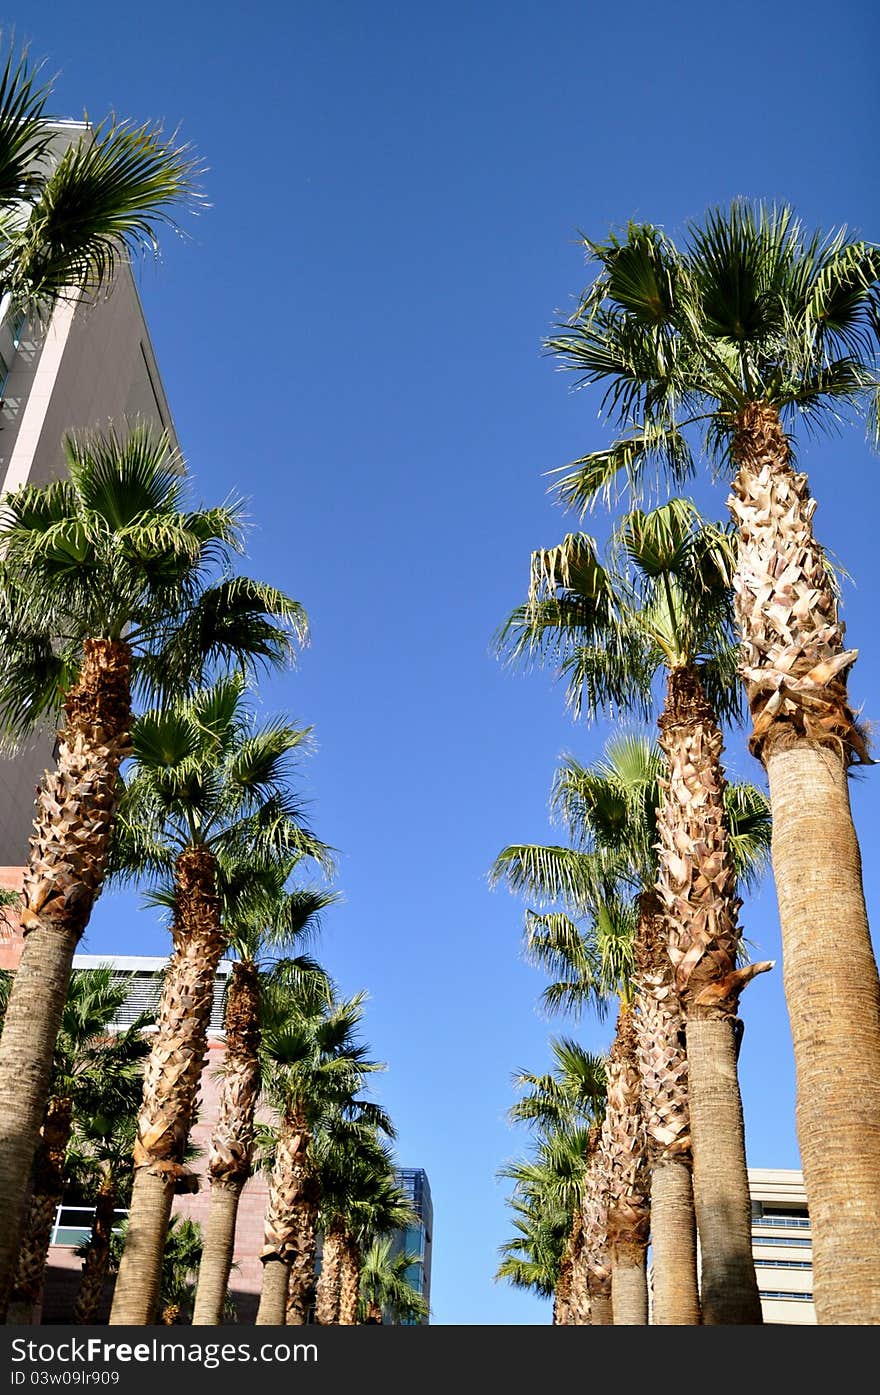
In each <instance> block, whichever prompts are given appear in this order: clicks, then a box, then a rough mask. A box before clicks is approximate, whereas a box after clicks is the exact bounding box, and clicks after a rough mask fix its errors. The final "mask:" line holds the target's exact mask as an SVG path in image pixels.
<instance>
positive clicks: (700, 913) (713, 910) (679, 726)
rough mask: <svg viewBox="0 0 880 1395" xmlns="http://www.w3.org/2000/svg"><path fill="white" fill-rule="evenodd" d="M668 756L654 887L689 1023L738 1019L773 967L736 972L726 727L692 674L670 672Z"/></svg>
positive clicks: (663, 728)
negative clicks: (754, 984)
mask: <svg viewBox="0 0 880 1395" xmlns="http://www.w3.org/2000/svg"><path fill="white" fill-rule="evenodd" d="M658 726H659V728H660V745H661V747H662V749H663V753H664V755H665V757H666V765H667V770H666V776H665V778H663V779H661V781H660V788H661V799H660V808H659V810H658V815H657V829H658V833H659V837H660V867H659V872H658V876H657V890H658V891H659V893H660V897H661V899H662V902H663V906H664V909H665V911H666V916H667V925H668V932H669V956H670V958H671V960H672V963H673V966H674V968H675V983H676V987H677V989H678V995H679V998H680V1000H681V1005H682V1008H683V1010H684V1013H685V1016H686V1017H687V1019H688V1021H691V1020H693V1019H694V1018H695V1017H730V1018H735V1017H736V1015H737V1009H738V1005H739V995H740V993H741V992H742V990H743V988H744V987H745V985H746V984H747V983H748V982H749V980H750V979H752V978H754V976H755V974H759V973H763V972H764V971H765V970H767V969H769V968H771V967H772V965H771V964H769V963H766V962H765V963H760V964H746V965H743V966H742V967H741V968H737V967H736V961H737V956H738V954H739V946H740V941H741V938H742V937H741V932H740V928H739V924H738V921H737V917H738V913H739V908H740V906H741V905H742V902H741V901H740V899H739V897H738V896H737V894H736V877H735V874H734V869H733V860H732V858H731V856H730V850H729V836H728V830H727V814H726V812H725V808H724V786H725V780H724V771H723V768H722V765H721V752H722V749H723V742H722V738H721V729H720V727H719V726H718V722H717V721H716V718H715V713H714V712H713V710H712V708H711V706H710V704H709V702H708V701H707V699H706V696H705V694H704V692H703V689H702V686H701V684H700V680H699V677H698V676H697V673H696V672H695V670H694V669H690V668H684V669H673V670H672V671H671V672H670V674H669V680H668V686H667V694H666V703H665V706H664V709H663V712H662V714H661V716H660V720H659V722H658Z"/></svg>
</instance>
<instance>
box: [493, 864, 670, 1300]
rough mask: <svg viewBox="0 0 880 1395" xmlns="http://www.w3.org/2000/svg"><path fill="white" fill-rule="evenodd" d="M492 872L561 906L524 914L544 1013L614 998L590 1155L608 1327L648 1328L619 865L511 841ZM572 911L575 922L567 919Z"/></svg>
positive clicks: (628, 952) (645, 1223)
mask: <svg viewBox="0 0 880 1395" xmlns="http://www.w3.org/2000/svg"><path fill="white" fill-rule="evenodd" d="M490 876H491V880H492V882H493V883H497V882H498V881H500V880H501V879H502V878H503V879H504V880H506V881H507V883H508V885H509V887H510V888H511V890H528V891H529V892H530V893H531V894H533V895H536V896H537V897H538V898H539V899H540V900H541V901H543V902H544V903H545V904H546V903H547V902H548V901H550V902H552V901H556V902H561V903H562V904H563V905H564V906H565V907H566V909H565V910H563V911H549V912H546V911H545V912H538V911H534V910H528V911H527V912H526V951H527V953H528V955H529V956H530V958H532V960H533V961H534V962H536V963H537V964H539V965H541V966H543V967H545V968H548V969H549V970H550V972H551V973H552V974H554V975H555V976H556V981H555V982H552V983H550V984H549V985H548V987H547V988H546V989H545V990H544V993H543V995H542V999H543V1002H544V1005H545V1007H547V1008H549V1009H550V1010H551V1011H560V1010H563V1009H568V1010H570V1011H573V1012H574V1013H575V1015H577V1014H578V1013H579V1012H580V1010H581V1009H582V1008H583V1006H585V1005H587V1004H592V1005H593V1006H595V1007H596V1009H597V1010H598V1012H599V1014H600V1015H604V1013H605V1012H606V1011H607V1005H608V1002H609V1001H610V1000H611V999H614V998H616V999H617V1001H618V1005H619V1010H618V1016H617V1025H616V1030H615V1038H614V1043H613V1045H612V1048H611V1051H610V1052H609V1057H608V1074H607V1106H606V1111H605V1118H604V1120H603V1124H602V1134H601V1139H600V1142H599V1144H598V1145H597V1150H598V1153H599V1155H600V1156H601V1158H602V1159H603V1168H602V1173H601V1178H602V1183H603V1187H604V1189H605V1190H606V1191H607V1212H606V1219H607V1234H608V1253H609V1256H610V1261H611V1289H612V1305H613V1308H614V1322H615V1323H616V1324H636V1323H646V1322H647V1320H648V1291H647V1264H646V1255H647V1246H648V1233H649V1212H650V1203H649V1198H648V1175H647V1158H646V1139H645V1126H644V1120H643V1118H642V1110H641V1101H640V1090H639V1074H638V1065H637V1062H636V1056H635V1039H634V1031H633V1027H632V1021H631V1018H632V1012H633V1007H634V1002H633V940H634V936H635V929H636V923H637V908H636V905H635V902H634V901H633V900H632V898H628V897H627V896H626V895H625V892H624V891H623V889H622V888H621V886H620V885H619V880H620V879H619V876H618V875H617V871H616V869H614V868H612V867H610V866H609V865H603V864H602V862H601V860H599V859H597V857H596V856H595V854H591V853H589V852H583V851H581V850H578V849H571V848H554V847H537V846H530V845H511V846H510V847H507V848H504V849H503V850H502V852H501V853H500V854H499V856H498V858H497V859H496V862H495V865H494V867H493V868H492V872H491V874H490ZM569 909H570V910H571V911H572V912H573V914H574V915H575V916H576V917H577V918H578V920H579V921H580V922H581V925H579V924H578V923H577V922H576V920H573V919H572V918H571V916H570V915H569V914H568V913H567V912H568V910H569ZM581 927H582V928H581ZM603 1264H604V1261H603Z"/></svg>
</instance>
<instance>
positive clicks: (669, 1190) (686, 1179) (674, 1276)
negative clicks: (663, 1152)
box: [651, 1158, 700, 1327]
mask: <svg viewBox="0 0 880 1395" xmlns="http://www.w3.org/2000/svg"><path fill="white" fill-rule="evenodd" d="M651 1249H652V1266H651V1268H652V1304H651V1320H652V1322H653V1324H654V1325H655V1326H657V1327H667V1326H693V1325H694V1324H696V1323H699V1321H700V1299H699V1288H698V1278H697V1227H696V1222H695V1219H694V1190H693V1181H692V1177H691V1168H690V1164H689V1163H688V1162H682V1161H681V1160H679V1159H676V1158H669V1159H667V1160H666V1161H665V1162H661V1163H659V1164H658V1165H657V1166H655V1167H654V1169H653V1171H652V1173H651Z"/></svg>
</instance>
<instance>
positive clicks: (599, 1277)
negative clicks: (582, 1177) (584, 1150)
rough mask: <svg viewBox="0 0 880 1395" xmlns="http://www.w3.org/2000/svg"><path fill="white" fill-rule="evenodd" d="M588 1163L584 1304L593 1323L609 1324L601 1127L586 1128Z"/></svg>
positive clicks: (605, 1184) (605, 1163)
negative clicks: (585, 1290) (585, 1298)
mask: <svg viewBox="0 0 880 1395" xmlns="http://www.w3.org/2000/svg"><path fill="white" fill-rule="evenodd" d="M588 1146H589V1155H590V1161H589V1167H588V1171H587V1180H586V1185H585V1188H584V1206H583V1215H584V1228H583V1264H584V1267H585V1270H586V1281H587V1305H588V1308H589V1312H590V1323H591V1325H592V1326H594V1327H603V1326H610V1324H611V1259H610V1255H609V1253H608V1177H607V1172H608V1160H607V1158H606V1156H605V1153H604V1151H603V1148H602V1130H601V1128H600V1127H599V1126H597V1125H594V1127H593V1128H591V1130H590V1142H589V1145H588Z"/></svg>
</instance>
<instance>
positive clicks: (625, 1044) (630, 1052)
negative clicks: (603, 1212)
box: [599, 1006, 650, 1326]
mask: <svg viewBox="0 0 880 1395" xmlns="http://www.w3.org/2000/svg"><path fill="white" fill-rule="evenodd" d="M639 1096H640V1077H639V1068H638V1064H637V1059H636V1037H635V1028H634V1026H633V1021H632V1012H631V1010H630V1009H629V1008H628V1007H627V1006H621V1009H620V1014H619V1016H618V1020H617V1034H616V1036H615V1038H614V1044H613V1046H612V1047H611V1051H610V1053H609V1059H608V1104H607V1108H606V1111H605V1119H604V1121H603V1124H602V1140H601V1143H600V1145H599V1146H600V1148H601V1150H602V1152H603V1153H604V1155H605V1157H606V1159H607V1172H606V1176H607V1179H608V1250H609V1254H610V1257H611V1303H612V1310H613V1313H614V1323H615V1326H616V1325H618V1324H619V1323H624V1324H629V1325H633V1324H637V1323H638V1324H642V1323H647V1321H648V1280H647V1263H646V1255H647V1249H648V1234H649V1230H650V1203H649V1199H648V1186H649V1176H648V1168H647V1155H646V1139H645V1126H644V1123H643V1121H642V1114H641V1108H640V1103H639Z"/></svg>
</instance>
